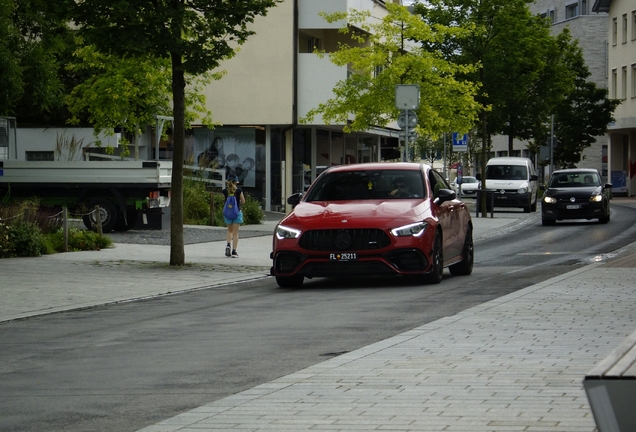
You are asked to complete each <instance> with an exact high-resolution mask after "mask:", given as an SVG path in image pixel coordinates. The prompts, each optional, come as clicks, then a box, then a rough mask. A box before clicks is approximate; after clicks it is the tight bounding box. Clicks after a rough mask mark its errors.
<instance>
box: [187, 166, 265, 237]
mask: <svg viewBox="0 0 636 432" xmlns="http://www.w3.org/2000/svg"><path fill="white" fill-rule="evenodd" d="M210 195H211V194H210V191H208V190H206V188H205V183H204V182H202V181H197V180H195V179H188V178H186V179H184V180H183V223H184V224H187V225H214V226H225V222H224V221H223V204H224V203H225V202H224V199H223V195H221V194H219V193H215V194H214V221H213V223H211V221H210ZM244 195H245V204H244V205H242V206H241V210H243V224H244V225H257V224H260V223H262V221H263V217H264V216H265V213H264V212H263V209H261V205H260V203H259V201H258V200H257V199H256V198H254V197H252V196H251V195H250V194H247V193H244Z"/></svg>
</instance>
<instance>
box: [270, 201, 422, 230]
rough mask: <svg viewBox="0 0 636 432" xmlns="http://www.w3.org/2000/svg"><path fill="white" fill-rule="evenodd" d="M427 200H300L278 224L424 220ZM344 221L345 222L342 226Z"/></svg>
mask: <svg viewBox="0 0 636 432" xmlns="http://www.w3.org/2000/svg"><path fill="white" fill-rule="evenodd" d="M427 210H428V202H427V201H421V200H412V199H405V200H402V199H400V200H390V201H381V200H377V201H375V200H373V201H364V202H360V201H355V202H346V201H343V202H338V203H333V202H331V203H327V202H322V201H316V202H301V203H299V204H298V205H297V206H296V208H294V211H293V212H292V213H290V214H289V215H288V216H286V217H285V218H284V219H283V220H282V221H281V224H282V225H286V226H290V227H294V228H304V229H307V228H311V229H335V228H343V227H351V228H394V227H396V226H400V225H403V224H408V223H412V222H415V221H421V220H424V218H425V214H430V213H429V212H427ZM345 224H346V225H345Z"/></svg>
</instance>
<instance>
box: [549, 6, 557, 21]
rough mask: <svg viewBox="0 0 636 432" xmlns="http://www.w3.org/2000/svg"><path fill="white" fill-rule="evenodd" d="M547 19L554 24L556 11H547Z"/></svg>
mask: <svg viewBox="0 0 636 432" xmlns="http://www.w3.org/2000/svg"><path fill="white" fill-rule="evenodd" d="M548 18H550V22H551V23H552V24H554V23H555V22H556V10H555V9H550V10H549V11H548Z"/></svg>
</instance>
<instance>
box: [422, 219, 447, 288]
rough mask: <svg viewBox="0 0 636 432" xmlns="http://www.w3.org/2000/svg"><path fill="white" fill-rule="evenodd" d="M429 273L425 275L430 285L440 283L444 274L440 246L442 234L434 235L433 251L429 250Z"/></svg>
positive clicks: (442, 254)
mask: <svg viewBox="0 0 636 432" xmlns="http://www.w3.org/2000/svg"><path fill="white" fill-rule="evenodd" d="M431 261H432V263H431V272H430V273H428V274H427V275H426V281H427V282H428V283H430V284H438V283H440V282H441V281H442V276H443V274H444V252H443V245H442V234H441V233H440V232H439V231H438V232H436V233H435V239H434V240H433V249H432V250H431Z"/></svg>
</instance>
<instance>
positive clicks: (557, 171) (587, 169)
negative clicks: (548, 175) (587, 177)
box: [552, 168, 598, 175]
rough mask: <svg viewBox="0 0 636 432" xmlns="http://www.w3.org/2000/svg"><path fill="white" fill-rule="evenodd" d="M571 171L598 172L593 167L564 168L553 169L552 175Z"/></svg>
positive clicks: (570, 172)
mask: <svg viewBox="0 0 636 432" xmlns="http://www.w3.org/2000/svg"><path fill="white" fill-rule="evenodd" d="M573 173H598V170H597V169H594V168H565V169H560V170H556V171H554V172H553V173H552V175H557V174H573Z"/></svg>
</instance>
